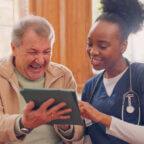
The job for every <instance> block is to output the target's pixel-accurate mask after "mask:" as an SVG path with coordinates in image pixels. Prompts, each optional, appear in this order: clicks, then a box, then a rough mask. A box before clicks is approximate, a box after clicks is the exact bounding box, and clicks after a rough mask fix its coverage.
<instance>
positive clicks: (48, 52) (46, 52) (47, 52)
mask: <svg viewBox="0 0 144 144" xmlns="http://www.w3.org/2000/svg"><path fill="white" fill-rule="evenodd" d="M50 53H51V50H48V51H45V52H43V54H45V55H46V54H50Z"/></svg>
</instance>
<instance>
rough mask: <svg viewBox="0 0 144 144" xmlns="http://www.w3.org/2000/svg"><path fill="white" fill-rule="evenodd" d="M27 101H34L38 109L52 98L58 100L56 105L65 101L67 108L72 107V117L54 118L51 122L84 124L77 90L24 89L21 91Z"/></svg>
mask: <svg viewBox="0 0 144 144" xmlns="http://www.w3.org/2000/svg"><path fill="white" fill-rule="evenodd" d="M20 93H21V94H22V96H23V97H24V99H25V101H26V102H29V101H33V102H34V103H35V108H34V109H38V108H39V107H40V105H41V104H42V103H43V102H45V101H47V100H48V99H50V98H54V99H55V100H56V101H55V103H54V105H56V104H58V103H60V102H65V103H66V104H67V105H66V107H67V108H71V109H72V112H71V113H70V117H71V118H70V119H67V120H53V121H51V122H50V123H49V124H73V125H83V120H82V119H81V116H80V111H79V107H78V102H77V96H76V92H75V91H74V90H66V89H45V88H43V89H22V90H21V91H20Z"/></svg>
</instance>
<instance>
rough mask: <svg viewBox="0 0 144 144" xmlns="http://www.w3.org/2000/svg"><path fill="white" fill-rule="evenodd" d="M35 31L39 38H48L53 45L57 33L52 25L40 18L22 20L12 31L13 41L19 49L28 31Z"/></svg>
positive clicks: (32, 17) (29, 16)
mask: <svg viewBox="0 0 144 144" xmlns="http://www.w3.org/2000/svg"><path fill="white" fill-rule="evenodd" d="M29 29H31V30H33V31H34V32H35V33H36V34H37V35H38V36H41V37H45V38H48V40H49V41H50V42H51V44H52V45H53V43H54V41H55V33H54V29H53V27H52V25H51V24H50V23H49V22H48V21H47V20H46V19H45V18H42V17H40V16H34V15H28V16H25V17H23V18H21V19H20V21H19V22H18V23H17V24H16V25H15V26H14V28H13V30H12V40H11V42H12V43H14V44H15V45H16V46H17V47H18V46H20V44H21V42H22V38H23V36H24V34H25V33H26V32H27V30H29Z"/></svg>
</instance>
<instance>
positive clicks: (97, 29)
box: [87, 20, 126, 71]
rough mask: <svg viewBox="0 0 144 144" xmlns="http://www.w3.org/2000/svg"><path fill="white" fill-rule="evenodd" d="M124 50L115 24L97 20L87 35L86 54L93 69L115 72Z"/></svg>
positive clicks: (124, 47) (123, 44)
mask: <svg viewBox="0 0 144 144" xmlns="http://www.w3.org/2000/svg"><path fill="white" fill-rule="evenodd" d="M125 49H126V45H125V43H124V42H123V41H122V39H121V32H120V29H119V26H118V25H117V24H116V23H111V22H108V21H104V20H99V21H97V22H96V23H95V24H94V25H93V26H92V28H91V30H90V32H89V34H88V40H87V53H88V55H89V57H90V60H91V64H92V66H93V68H94V69H96V70H102V69H105V70H106V71H111V70H115V68H116V67H119V66H120V65H121V64H120V63H121V62H122V54H123V52H124V51H125Z"/></svg>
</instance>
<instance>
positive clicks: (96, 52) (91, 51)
mask: <svg viewBox="0 0 144 144" xmlns="http://www.w3.org/2000/svg"><path fill="white" fill-rule="evenodd" d="M99 53H100V52H99V50H98V48H96V47H92V48H91V49H90V55H99Z"/></svg>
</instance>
